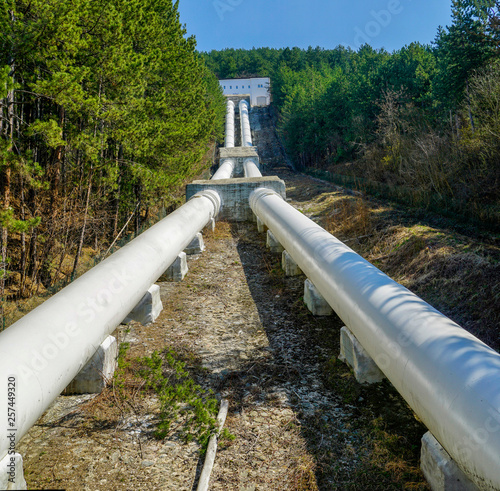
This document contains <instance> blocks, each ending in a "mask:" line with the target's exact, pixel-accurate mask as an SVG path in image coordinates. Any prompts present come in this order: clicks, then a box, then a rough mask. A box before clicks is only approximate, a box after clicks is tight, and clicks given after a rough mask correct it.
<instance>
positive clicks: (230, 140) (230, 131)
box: [224, 101, 234, 148]
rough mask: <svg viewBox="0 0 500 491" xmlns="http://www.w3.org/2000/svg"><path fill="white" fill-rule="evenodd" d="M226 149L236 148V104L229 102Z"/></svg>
mask: <svg viewBox="0 0 500 491" xmlns="http://www.w3.org/2000/svg"><path fill="white" fill-rule="evenodd" d="M224 146H225V147H226V148H233V147H234V102H233V101H228V102H227V112H226V139H225V141H224Z"/></svg>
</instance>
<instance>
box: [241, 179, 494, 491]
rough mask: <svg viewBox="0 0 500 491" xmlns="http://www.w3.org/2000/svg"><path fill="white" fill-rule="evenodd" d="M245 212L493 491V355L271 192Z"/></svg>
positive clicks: (257, 194)
mask: <svg viewBox="0 0 500 491" xmlns="http://www.w3.org/2000/svg"><path fill="white" fill-rule="evenodd" d="M250 205H251V208H252V210H253V211H254V213H255V214H256V215H257V216H258V217H259V218H260V219H261V220H262V221H263V222H264V223H265V225H267V227H268V228H269V229H270V230H271V231H272V233H273V234H274V235H275V237H276V239H277V240H278V241H279V242H280V243H281V245H282V246H283V247H284V248H285V249H286V250H287V251H288V252H289V253H290V255H291V256H292V257H293V258H294V260H295V261H296V262H297V264H298V265H299V267H300V269H302V271H303V272H304V273H305V274H306V275H307V276H308V277H309V278H310V279H311V281H312V282H313V283H314V285H315V286H316V287H317V288H318V290H319V291H320V292H321V294H322V295H323V297H324V298H325V299H326V300H327V301H328V303H329V304H330V305H331V306H332V308H333V309H334V310H335V312H336V313H337V314H338V315H339V317H340V318H341V319H342V320H343V321H344V322H345V324H346V325H347V326H348V328H349V329H350V330H351V331H352V332H353V333H354V334H355V336H356V337H357V338H358V340H359V341H360V343H361V344H362V346H363V347H364V348H365V349H366V351H367V352H368V353H369V355H370V356H371V357H372V358H373V359H374V360H375V362H376V363H377V365H378V366H379V367H380V369H381V370H382V371H383V372H384V374H385V375H386V376H387V378H388V379H389V380H390V381H391V382H392V384H393V385H394V386H395V388H396V389H397V390H398V391H399V393H400V394H401V395H402V396H403V397H404V399H405V400H406V401H407V402H408V404H409V405H410V407H411V408H412V409H413V410H414V411H415V413H416V414H417V415H418V417H419V418H420V419H421V420H422V421H423V423H424V424H425V425H426V426H427V428H428V429H429V430H430V431H431V433H432V434H433V435H434V436H435V437H436V439H437V440H438V441H439V442H440V443H441V445H443V447H444V448H445V449H446V450H447V451H448V453H449V454H450V455H451V456H452V457H453V459H454V460H455V461H456V462H457V464H458V465H459V466H460V467H461V468H462V470H463V471H464V472H465V473H466V474H467V475H468V476H469V477H470V478H471V479H472V480H473V481H474V482H475V483H476V485H477V486H478V487H479V488H480V489H486V490H497V491H498V490H499V489H500V355H499V354H498V353H497V352H495V351H494V350H493V349H491V348H490V347H489V346H487V345H486V344H484V343H482V342H481V341H480V340H479V339H477V338H476V337H474V336H473V335H472V334H470V333H468V332H467V331H465V330H464V329H462V328H461V327H460V326H459V325H457V324H456V323H454V322H453V321H451V320H450V319H448V318H447V317H445V316H444V315H443V314H441V313H440V312H438V311H437V310H436V309H434V308H433V307H432V306H430V305H429V304H427V303H426V302H424V301H423V300H422V299H420V298H419V297H417V296H416V295H414V294H413V293H411V292H410V291H409V290H407V289H406V288H404V287H403V286H401V285H399V284H398V283H396V282H394V281H393V280H391V279H390V278H389V277H388V276H386V275H385V274H384V273H382V272H381V271H380V270H378V269H377V268H376V267H375V266H373V265H372V264H370V263H369V262H368V261H365V260H364V259H363V258H362V257H361V256H359V255H358V254H356V253H355V252H354V251H353V250H351V249H350V248H349V247H347V246H346V245H345V244H343V243H342V242H340V241H339V240H337V239H336V238H335V237H333V236H332V235H331V234H329V233H328V232H327V231H326V230H324V229H322V228H321V227H320V226H318V225H317V224H315V223H314V222H313V221H312V220H310V219H309V218H307V217H305V216H304V215H303V214H302V213H300V212H299V211H297V210H296V209H294V208H293V207H292V206H290V205H289V204H288V203H286V202H285V201H283V199H282V198H281V197H280V196H279V195H277V194H276V193H274V191H271V190H269V189H263V188H259V189H257V190H255V191H254V192H253V193H252V194H251V196H250Z"/></svg>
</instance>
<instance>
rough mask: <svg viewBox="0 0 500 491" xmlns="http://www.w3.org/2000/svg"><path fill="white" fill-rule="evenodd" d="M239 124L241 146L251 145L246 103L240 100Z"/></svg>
mask: <svg viewBox="0 0 500 491" xmlns="http://www.w3.org/2000/svg"><path fill="white" fill-rule="evenodd" d="M239 107H240V125H241V146H242V147H251V146H252V133H251V131H250V119H249V117H248V103H247V101H244V100H242V101H240V104H239Z"/></svg>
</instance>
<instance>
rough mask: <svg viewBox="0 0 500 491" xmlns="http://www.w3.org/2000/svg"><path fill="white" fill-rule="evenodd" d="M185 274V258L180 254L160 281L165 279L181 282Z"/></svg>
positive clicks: (186, 269) (183, 254)
mask: <svg viewBox="0 0 500 491" xmlns="http://www.w3.org/2000/svg"><path fill="white" fill-rule="evenodd" d="M187 272H188V264H187V256H186V253H185V252H181V253H180V254H179V255H178V256H177V257H176V258H175V261H174V262H173V263H172V264H171V265H170V266H169V267H168V268H167V270H166V271H165V273H163V276H162V279H166V280H167V281H182V280H183V279H184V276H186V274H187Z"/></svg>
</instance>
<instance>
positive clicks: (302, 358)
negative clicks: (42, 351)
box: [19, 110, 500, 490]
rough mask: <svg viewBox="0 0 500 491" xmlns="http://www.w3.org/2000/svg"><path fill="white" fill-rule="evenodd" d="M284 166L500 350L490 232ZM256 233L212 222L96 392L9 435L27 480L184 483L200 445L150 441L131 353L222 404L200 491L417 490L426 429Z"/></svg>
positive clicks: (152, 423)
mask: <svg viewBox="0 0 500 491" xmlns="http://www.w3.org/2000/svg"><path fill="white" fill-rule="evenodd" d="M266 111H267V110H257V111H255V112H254V114H253V116H252V118H253V122H252V123H253V127H254V128H255V131H254V136H255V140H256V141H257V142H258V146H259V152H261V154H263V155H266V152H267V153H269V154H270V153H271V152H275V149H276V148H277V147H279V142H278V141H277V140H276V137H275V133H274V130H273V126H272V123H271V119H270V118H269V117H268V115H267V113H266ZM256 120H258V121H256ZM255 123H258V124H255ZM283 163H284V160H283V159H282V158H281V159H280V158H276V161H275V162H274V164H275V165H274V167H272V168H268V169H267V172H268V173H269V174H273V175H274V174H278V175H280V176H281V177H282V178H283V179H285V181H286V184H287V190H288V200H289V202H290V203H291V204H292V205H294V206H295V207H297V208H298V209H300V210H302V212H303V213H305V214H306V215H308V216H310V217H312V218H313V219H314V220H316V221H318V222H320V223H322V224H323V225H324V226H325V227H326V228H328V229H329V230H330V231H332V232H334V233H335V234H336V235H337V236H338V237H339V238H341V239H342V240H344V241H345V242H346V243H347V244H349V245H350V246H351V247H353V248H354V249H356V250H358V251H359V252H360V253H362V254H363V255H364V256H365V257H367V258H369V259H370V260H372V261H373V262H374V263H375V264H377V265H378V266H379V267H380V268H382V269H384V270H385V271H386V272H387V273H388V274H390V275H391V276H392V277H393V278H394V279H396V280H398V281H400V282H401V283H403V284H405V286H407V287H409V288H410V289H412V290H414V291H415V292H416V293H418V294H421V295H422V296H423V297H424V298H425V299H427V300H428V301H430V302H431V303H432V304H433V305H435V306H436V307H438V308H440V309H442V311H443V312H444V313H446V314H447V315H449V316H451V317H452V318H453V319H454V320H456V321H457V322H459V323H460V324H462V325H463V326H464V327H466V328H468V329H469V330H471V331H472V332H474V333H476V334H477V335H478V336H479V337H481V338H482V339H484V340H487V341H489V342H490V343H491V345H492V346H493V347H495V348H496V349H497V350H498V349H499V344H498V341H499V332H498V324H499V323H498V317H499V315H498V314H499V311H498V294H499V293H498V292H499V288H498V278H499V276H500V275H498V269H499V266H498V264H499V263H498V259H499V250H498V246H497V245H495V244H494V237H491V240H490V241H489V242H490V243H488V240H487V238H486V237H485V239H482V240H477V239H474V238H473V237H468V236H466V235H461V234H459V233H457V232H455V231H453V229H452V228H449V227H447V226H446V221H443V220H442V219H441V218H439V217H435V220H436V219H438V220H440V221H441V226H440V227H437V226H436V225H431V224H429V223H425V222H423V221H422V220H421V219H417V218H416V217H415V216H414V214H413V212H412V211H408V210H404V209H401V208H397V207H395V206H394V205H391V204H390V203H384V202H381V201H375V200H372V199H370V198H369V197H367V196H362V195H361V194H360V193H357V192H353V191H350V190H348V189H341V188H339V187H337V186H335V185H333V184H331V183H327V182H324V181H320V180H317V179H314V178H311V177H309V176H305V175H301V174H297V173H294V172H291V171H290V170H289V169H288V168H286V167H285V166H284V165H283ZM264 238H265V237H264V235H260V234H258V233H257V230H256V228H255V225H254V224H229V223H224V222H219V223H218V224H217V228H216V230H215V232H213V233H212V234H209V235H207V236H206V238H205V242H206V245H207V249H206V250H205V251H204V253H203V254H201V255H198V256H190V258H189V268H190V271H189V274H188V276H187V277H186V278H185V279H184V281H183V282H182V283H168V282H162V281H161V279H160V283H159V284H160V287H161V293H162V301H163V305H164V311H163V312H162V314H161V316H160V317H159V318H158V319H157V321H156V322H155V323H154V324H152V325H150V326H147V327H144V326H141V325H139V324H137V323H132V324H131V325H129V326H127V327H125V326H121V327H120V328H119V330H118V332H117V334H118V336H119V340H120V342H121V343H122V353H123V357H122V361H121V365H120V366H121V369H120V370H118V372H117V375H116V377H115V379H114V380H113V381H112V382H111V384H110V386H109V387H108V389H106V391H104V392H103V393H102V394H100V395H97V396H76V397H75V396H69V397H60V398H58V400H57V401H56V403H55V404H54V405H53V406H52V408H51V409H50V410H49V411H48V412H47V413H46V414H45V415H44V417H43V418H42V419H41V420H40V421H39V422H38V423H37V425H35V426H34V427H33V429H32V430H31V431H30V433H29V434H28V435H27V436H26V437H25V438H24V439H23V441H22V442H21V444H20V446H19V450H20V451H21V453H22V454H23V455H25V456H26V457H25V469H26V479H27V481H28V483H29V485H30V486H31V487H33V488H36V487H58V488H61V487H66V488H79V489H86V488H89V489H98V488H100V487H102V486H112V487H113V489H130V488H131V487H134V488H135V489H144V488H147V489H172V490H174V489H176V490H191V489H192V486H193V483H194V482H195V480H196V476H197V475H198V473H199V472H200V462H201V461H200V459H199V454H198V450H199V446H198V445H197V444H195V443H193V442H191V443H185V442H184V441H183V438H182V429H183V423H184V420H183V418H178V419H175V420H174V421H173V422H172V424H171V426H170V428H169V431H168V432H167V434H166V437H165V438H164V439H162V440H157V439H155V438H154V436H153V433H154V430H155V427H156V425H157V424H158V423H159V421H160V419H159V415H158V396H157V395H155V394H154V393H153V392H151V391H144V390H143V389H144V379H143V378H142V377H141V376H140V370H139V369H140V367H141V364H142V362H140V361H139V359H140V358H141V357H144V356H151V354H152V352H153V351H154V350H160V351H161V350H162V349H164V348H168V349H169V350H173V352H174V353H175V357H176V358H177V359H178V360H181V361H183V362H184V363H186V369H187V370H188V371H189V372H190V373H191V374H192V376H193V377H194V379H195V380H196V382H197V383H198V384H200V385H201V386H202V387H204V388H206V389H208V388H210V389H212V390H213V391H214V392H215V395H216V396H217V397H218V398H220V397H225V398H227V399H229V401H230V413H229V417H228V420H227V422H226V427H227V429H228V430H229V431H230V432H231V434H232V435H233V436H234V437H235V438H234V439H231V438H226V439H224V440H223V441H222V443H221V446H220V449H219V452H218V455H217V460H216V465H215V468H214V474H213V477H212V482H213V484H212V488H213V489H245V490H254V489H255V490H256V489H291V490H306V489H307V490H314V489H325V490H326V489H384V490H385V489H401V488H411V489H427V484H426V483H425V482H424V480H423V477H422V475H421V473H420V470H419V468H418V459H419V448H420V445H419V441H420V438H421V436H422V435H423V433H424V432H425V431H426V430H425V428H424V427H423V426H422V425H420V424H419V423H418V422H417V421H416V420H415V418H414V417H413V414H412V412H411V411H410V410H409V409H408V407H407V406H406V404H405V403H404V401H403V400H402V399H401V398H400V396H399V395H398V394H397V393H396V392H395V391H394V389H392V387H391V386H390V384H388V383H387V382H384V383H382V384H378V385H375V386H371V387H363V386H360V385H359V384H357V383H356V381H355V380H354V378H353V375H352V373H351V372H350V370H349V369H348V368H347V367H346V366H345V365H344V364H341V363H339V362H338V361H337V355H338V352H339V330H340V328H341V327H342V323H341V322H340V320H339V319H337V318H336V317H333V318H317V317H313V316H312V315H311V314H310V313H309V311H308V310H307V309H306V308H305V306H304V305H303V303H302V295H303V278H301V277H292V278H287V277H285V276H284V275H283V272H282V271H281V267H280V261H279V257H277V256H274V255H273V254H271V253H270V252H269V251H268V250H267V249H266V248H265V240H264ZM221 265H224V267H221ZM125 348H128V349H125ZM374 482H377V483H378V484H377V486H378V487H374V485H373V483H374Z"/></svg>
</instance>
